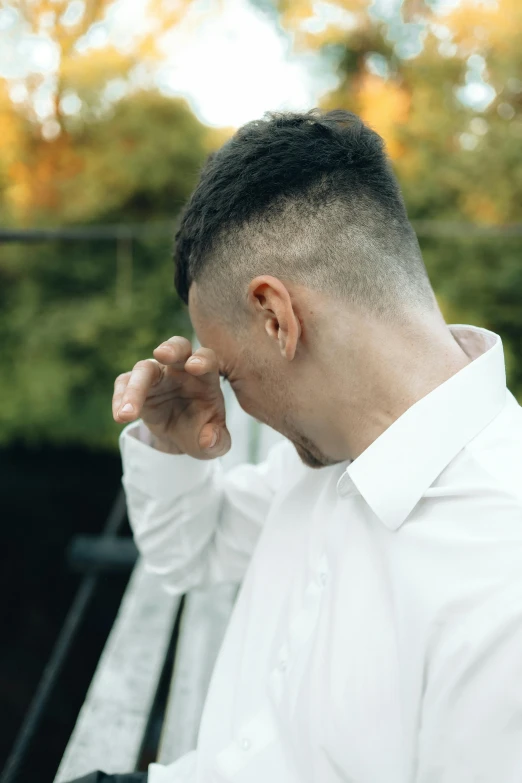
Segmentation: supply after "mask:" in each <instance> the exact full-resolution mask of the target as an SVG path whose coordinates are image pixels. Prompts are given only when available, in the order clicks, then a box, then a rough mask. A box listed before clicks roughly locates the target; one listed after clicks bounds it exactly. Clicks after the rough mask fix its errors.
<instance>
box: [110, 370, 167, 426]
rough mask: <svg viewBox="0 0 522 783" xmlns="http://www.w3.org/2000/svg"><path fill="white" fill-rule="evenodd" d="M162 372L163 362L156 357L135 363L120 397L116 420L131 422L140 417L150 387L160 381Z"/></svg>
mask: <svg viewBox="0 0 522 783" xmlns="http://www.w3.org/2000/svg"><path fill="white" fill-rule="evenodd" d="M161 373H162V367H161V364H159V362H157V361H155V360H154V359H144V360H143V361H141V362H137V363H136V364H135V365H134V368H133V370H132V372H131V374H130V378H129V379H128V382H127V386H126V388H125V389H124V390H123V393H122V394H121V398H120V399H119V407H118V409H117V411H116V416H115V418H116V421H120V422H129V421H134V419H137V418H138V417H139V415H140V412H141V409H142V407H143V403H144V402H145V400H146V399H147V395H148V393H149V391H150V387H151V386H153V385H154V384H155V383H157V382H158V381H159V379H160V377H161Z"/></svg>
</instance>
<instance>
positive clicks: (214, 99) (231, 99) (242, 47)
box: [0, 0, 495, 132]
mask: <svg viewBox="0 0 522 783" xmlns="http://www.w3.org/2000/svg"><path fill="white" fill-rule="evenodd" d="M483 1H484V2H489V3H492V2H495V0H483ZM27 5H28V7H29V8H30V6H31V3H30V2H29V3H28V4H27ZM52 5H53V4H52V3H50V4H49V7H50V8H52ZM185 5H186V8H185V10H183V12H182V13H181V21H180V22H179V24H176V25H173V26H172V28H171V29H170V30H168V31H167V32H164V31H163V32H162V34H161V35H158V41H157V46H158V50H159V53H160V55H161V60H160V61H159V62H158V64H157V69H156V70H155V73H154V79H155V82H156V84H157V86H159V87H160V89H161V90H162V91H163V92H165V93H166V94H168V95H183V96H185V97H186V98H187V99H188V100H189V102H190V104H191V106H192V108H193V110H194V111H195V113H196V114H197V116H198V117H199V118H200V119H201V120H202V121H203V122H205V123H207V124H209V125H216V126H228V127H230V126H239V125H241V124H243V123H244V122H246V121H248V120H250V119H254V118H256V117H260V116H261V115H262V114H263V112H264V111H266V110H268V109H281V108H288V109H307V108H310V107H311V106H314V105H317V104H318V103H319V101H320V98H321V96H322V95H324V94H325V93H326V92H328V91H329V90H331V89H332V88H333V87H334V86H335V82H336V78H335V76H334V74H333V72H332V70H330V69H328V68H325V67H324V62H323V60H322V58H321V57H319V56H318V54H317V52H315V51H313V52H306V51H302V52H300V53H296V52H295V51H292V37H291V35H289V34H288V31H284V30H283V29H282V28H281V26H280V25H279V24H278V23H277V20H276V16H275V14H271V13H270V11H261V10H259V9H258V8H257V7H256V4H255V3H253V2H251V1H250V0H226V2H223V0H221V2H220V1H219V0H195V2H191V3H186V4H185ZM266 5H267V7H269V5H270V4H266ZM312 5H313V11H314V16H313V17H311V18H306V19H304V20H303V27H304V28H306V29H307V30H309V31H310V32H314V33H315V32H320V31H321V30H322V29H324V28H325V27H326V26H327V25H329V24H334V25H337V26H338V27H342V26H345V27H346V28H349V27H350V24H351V17H352V16H353V15H352V14H350V13H349V12H347V11H344V10H343V9H342V8H340V7H339V5H334V4H332V3H328V2H322V1H321V0H319V1H318V2H315V3H313V4H312ZM400 5H401V3H400V0H375V2H374V3H373V9H372V10H373V13H374V14H376V15H379V16H381V17H383V18H387V19H388V20H389V19H390V18H392V17H397V18H398V16H399V8H400ZM457 5H458V0H438V2H437V1H436V0H435V1H434V2H433V3H432V6H434V7H436V8H437V9H438V10H439V12H440V13H441V21H443V15H444V13H447V12H449V11H451V9H452V8H455V6H457ZM84 8H85V3H84V2H83V0H72V2H70V3H69V5H68V7H67V9H66V11H65V13H64V14H63V15H62V21H63V22H64V23H65V24H68V25H71V26H73V25H74V24H76V23H77V21H78V19H79V18H80V17H81V15H82V14H83V13H84ZM52 13H53V11H51V10H50V11H49V12H48V18H47V20H46V17H45V15H44V17H43V19H42V20H41V24H40V29H39V30H37V31H34V30H33V31H30V30H29V29H28V28H27V25H25V24H24V22H23V20H22V17H21V15H20V13H19V11H18V10H17V9H16V5H15V4H9V3H4V5H3V8H1V9H0V76H3V77H6V78H8V79H9V80H10V82H11V98H12V100H13V101H14V102H23V101H24V100H25V99H26V87H25V84H24V79H26V78H27V76H28V75H29V74H31V73H34V74H46V75H47V77H48V78H46V79H45V80H44V81H42V83H41V85H40V86H39V88H38V91H37V93H36V95H35V96H34V102H35V110H36V114H37V116H38V117H39V118H40V120H41V121H42V122H45V119H46V117H48V116H49V117H50V116H51V115H52V111H53V104H52V95H53V88H54V85H53V74H54V73H55V71H56V68H57V64H58V58H59V52H58V51H57V47H56V45H55V44H54V43H53V41H52V40H50V38H49V36H48V35H46V24H50V15H52ZM152 23H153V20H152V18H151V9H150V0H116V2H114V3H113V4H109V5H108V8H107V13H106V15H105V18H104V19H103V21H100V22H98V23H96V24H94V25H93V26H92V27H91V29H90V30H89V31H88V32H87V34H86V35H84V36H83V38H82V39H81V40H80V41H79V42H78V43H77V44H76V46H77V48H78V49H79V50H80V51H88V50H96V49H101V48H103V47H105V46H107V44H108V43H109V42H110V43H114V45H115V46H116V47H117V48H119V49H120V50H121V51H123V52H125V51H131V50H132V47H133V41H134V39H135V37H136V36H137V35H139V34H141V33H142V31H143V30H144V29H147V27H149V28H150V27H151V24H152ZM395 27H396V29H397V30H398V34H400V35H401V36H402V39H401V40H400V41H398V42H397V44H396V45H397V46H400V47H402V53H401V56H415V55H416V54H417V53H418V52H419V51H420V49H421V48H422V37H423V29H422V25H417V26H415V25H408V26H407V27H405V26H402V27H401V26H400V25H395ZM446 46H447V47H451V43H449V42H446ZM479 60H480V58H479ZM376 67H378V64H376ZM482 70H483V63H481V62H479V61H478V60H477V62H474V63H472V64H471V65H470V76H469V80H468V82H467V84H466V85H465V86H463V88H462V90H461V91H460V94H459V98H460V99H461V100H462V101H463V102H464V103H469V104H474V105H475V106H476V108H477V109H478V110H482V109H483V108H485V107H487V105H488V104H489V103H490V102H491V100H493V98H494V97H495V94H494V91H493V89H492V88H491V86H489V85H488V84H487V83H486V82H485V81H484V80H483V78H482ZM133 75H134V79H135V81H137V82H139V81H140V79H141V80H143V79H144V78H145V74H144V73H140V69H139V67H138V68H136V69H135V72H134V74H133ZM148 76H150V73H149V74H148ZM126 89H127V87H126V85H124V84H123V83H121V82H120V83H118V82H117V81H115V83H113V84H111V85H110V88H109V93H108V98H115V99H117V98H118V97H121V93H122V92H124V91H125V90H126ZM63 109H64V111H65V113H70V114H73V113H74V112H75V111H77V110H78V99H77V98H75V96H69V97H68V100H67V101H66V104H65V106H64V107H63ZM49 127H50V128H51V132H52V126H49Z"/></svg>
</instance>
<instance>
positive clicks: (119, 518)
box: [0, 488, 126, 783]
mask: <svg viewBox="0 0 522 783" xmlns="http://www.w3.org/2000/svg"><path fill="white" fill-rule="evenodd" d="M125 518H126V504H125V493H124V491H123V488H121V489H120V491H119V492H118V495H117V496H116V499H115V501H114V503H113V506H112V508H111V511H110V513H109V516H108V517H107V521H106V523H105V526H104V529H103V532H102V534H101V537H100V540H101V541H110V540H111V539H115V538H116V536H117V534H118V532H119V531H120V529H121V527H122V525H123V523H124V521H125ZM101 570H103V568H102V569H99V570H98V569H95V570H93V571H91V573H88V574H87V575H86V576H85V577H84V578H83V580H82V582H81V584H80V587H79V588H78V591H77V593H76V595H75V597H74V600H73V602H72V604H71V607H70V609H69V611H68V613H67V616H66V618H65V621H64V624H63V626H62V629H61V631H60V634H59V636H58V639H57V640H56V643H55V646H54V648H53V651H52V653H51V657H50V658H49V661H48V662H47V665H46V667H45V669H44V671H43V674H42V676H41V678H40V682H39V683H38V687H37V689H36V693H35V695H34V697H33V700H32V701H31V704H30V705H29V709H28V710H27V713H26V715H25V718H24V721H23V723H22V726H21V728H20V730H19V732H18V736H17V738H16V740H15V743H14V745H13V748H12V750H11V753H10V754H9V757H8V759H7V762H6V764H5V767H4V769H3V772H2V776H1V777H0V783H14V781H15V779H16V776H17V775H18V773H19V772H20V770H21V768H22V765H23V763H24V760H25V758H26V756H27V753H28V751H29V749H30V746H31V742H32V740H33V738H34V735H35V733H36V731H37V729H38V727H39V725H40V721H41V719H42V716H43V713H44V710H45V708H46V706H47V704H48V702H49V699H50V697H51V695H52V693H53V691H54V688H55V686H56V683H57V681H58V678H59V676H60V673H61V671H62V668H63V666H64V663H65V661H66V659H67V656H68V654H69V650H70V649H71V645H72V643H73V641H74V639H75V637H76V634H77V632H78V629H79V628H80V625H81V623H82V620H83V618H84V617H85V613H86V611H87V608H88V606H89V604H90V602H91V599H92V597H93V595H94V592H95V590H96V587H97V585H98V581H99V577H100V571H101Z"/></svg>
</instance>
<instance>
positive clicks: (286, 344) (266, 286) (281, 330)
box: [248, 275, 301, 362]
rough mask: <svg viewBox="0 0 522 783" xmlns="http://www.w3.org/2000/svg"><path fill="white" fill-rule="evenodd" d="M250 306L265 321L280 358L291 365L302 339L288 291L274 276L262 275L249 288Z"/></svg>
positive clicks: (298, 322) (299, 324)
mask: <svg viewBox="0 0 522 783" xmlns="http://www.w3.org/2000/svg"><path fill="white" fill-rule="evenodd" d="M248 304H249V306H250V307H251V308H252V309H253V310H254V312H255V313H256V315H257V316H258V317H261V318H263V319H264V322H265V323H264V327H265V331H266V333H267V335H268V336H269V337H270V338H271V339H272V340H277V342H278V344H279V350H280V352H281V355H282V356H283V357H284V358H285V359H287V361H289V362H291V361H292V359H293V358H294V356H295V353H296V350H297V344H298V342H299V338H300V336H301V323H300V321H299V318H298V317H297V314H296V312H295V310H294V305H293V303H292V298H291V296H290V293H289V291H288V288H287V287H286V286H285V285H284V283H282V282H281V280H278V278H277V277H272V276H271V275H260V276H259V277H256V278H254V280H252V281H251V283H250V285H249V286H248Z"/></svg>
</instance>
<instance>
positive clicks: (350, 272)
mask: <svg viewBox="0 0 522 783" xmlns="http://www.w3.org/2000/svg"><path fill="white" fill-rule="evenodd" d="M174 255H175V261H176V272H175V285H176V289H177V291H178V294H179V296H180V297H181V299H182V300H183V301H184V302H185V303H187V302H188V293H189V289H190V286H191V284H192V282H193V281H197V284H198V290H199V291H200V293H201V294H202V296H203V298H204V300H205V301H206V302H208V304H209V306H210V307H211V308H213V314H215V315H217V314H218V312H219V313H220V314H221V315H224V317H225V319H227V320H229V321H230V322H235V323H237V322H238V321H239V316H240V314H241V313H242V311H243V309H244V308H246V292H247V288H248V284H249V282H250V281H251V280H252V279H253V278H254V277H256V276H257V275H261V274H270V275H273V276H275V277H277V278H279V279H281V280H282V281H283V282H285V281H289V282H292V281H293V282H296V283H299V284H303V285H305V286H307V287H309V288H311V289H314V290H317V291H321V292H325V293H330V294H331V295H332V296H333V297H334V298H335V299H337V300H339V301H342V302H344V303H350V302H351V303H353V304H354V305H356V306H359V307H362V308H365V309H367V310H368V311H371V312H372V313H374V314H376V315H378V316H381V317H384V318H386V319H390V320H396V319H399V320H400V318H401V315H402V314H404V313H406V312H408V311H409V310H411V309H412V308H413V309H417V310H418V309H424V310H432V309H433V308H434V307H435V306H436V304H435V299H434V294H433V290H432V288H431V284H430V282H429V278H428V275H427V272H426V268H425V266H424V262H423V259H422V255H421V252H420V248H419V244H418V241H417V237H416V235H415V232H414V230H413V228H412V226H411V224H410V222H409V220H408V216H407V214H406V209H405V206H404V201H403V198H402V195H401V191H400V188H399V185H398V182H397V180H396V178H395V175H394V173H393V171H392V168H391V164H390V162H389V160H388V158H387V155H386V153H385V149H384V141H383V139H382V138H381V137H380V136H379V135H378V134H377V133H376V132H375V131H374V130H372V129H371V128H369V127H368V126H367V125H365V124H364V123H363V121H362V120H361V118H360V117H358V116H357V115H356V114H352V113H351V112H348V111H341V110H335V111H329V112H324V113H323V112H320V111H319V110H317V109H313V110H312V111H309V112H306V113H294V112H284V113H275V112H274V113H268V114H266V115H265V117H264V118H263V119H261V120H256V121H254V122H249V123H247V124H246V125H244V126H243V127H242V128H240V129H239V130H238V131H237V132H236V133H235V135H234V136H233V137H232V138H231V139H230V140H229V141H227V142H226V143H225V144H224V145H223V147H221V149H220V150H218V151H217V152H214V153H212V154H211V155H210V156H209V157H208V159H207V161H206V163H205V165H204V167H203V169H202V172H201V176H200V179H199V182H198V185H197V187H196V188H195V190H194V192H193V194H192V196H191V198H190V199H189V201H188V203H187V205H186V207H185V209H184V211H183V213H182V215H181V220H180V223H179V227H178V230H177V233H176V241H175V251H174Z"/></svg>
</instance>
